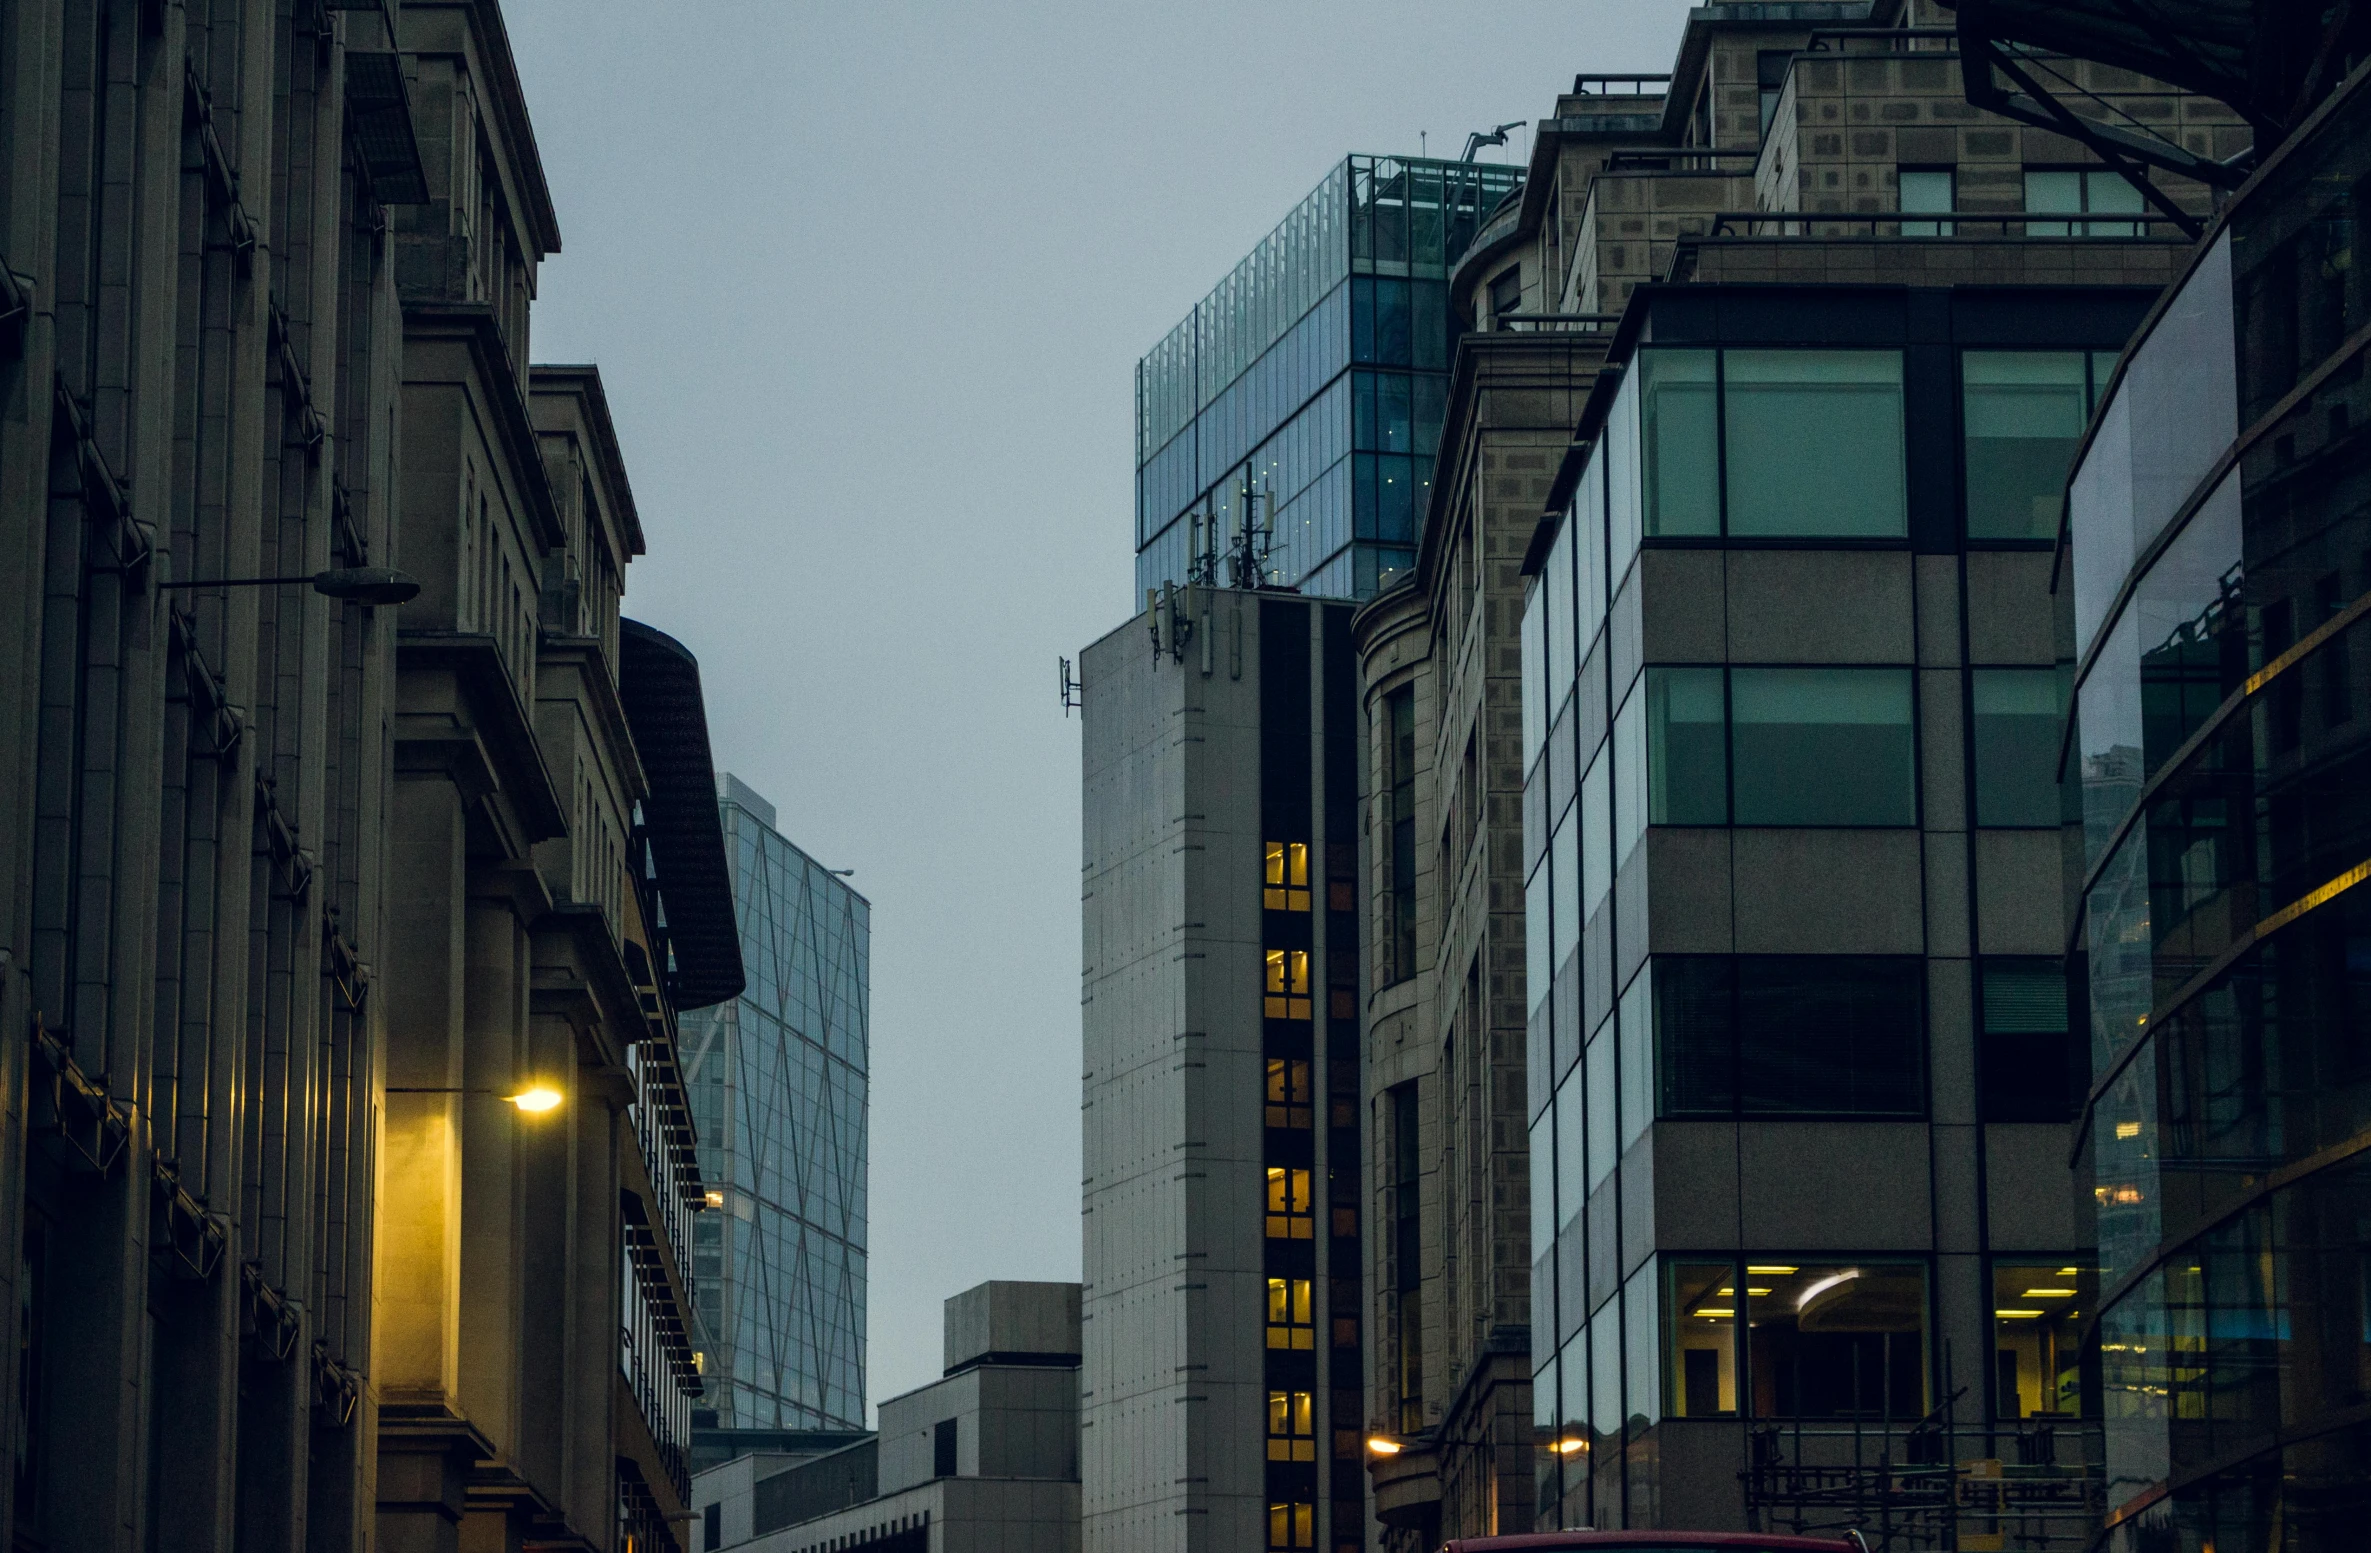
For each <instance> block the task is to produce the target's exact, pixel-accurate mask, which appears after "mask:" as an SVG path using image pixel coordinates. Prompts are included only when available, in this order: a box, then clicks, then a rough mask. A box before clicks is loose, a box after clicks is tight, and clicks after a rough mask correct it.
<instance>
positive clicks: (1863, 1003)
mask: <svg viewBox="0 0 2371 1553" xmlns="http://www.w3.org/2000/svg"><path fill="white" fill-rule="evenodd" d="M1737 1033H1738V1099H1739V1103H1740V1105H1741V1107H1742V1108H1743V1109H1744V1110H1746V1111H1748V1112H1762V1113H1766V1114H1767V1113H1784V1112H1790V1111H1792V1112H1836V1113H1855V1114H1860V1115H1893V1116H1917V1115H1923V1114H1924V1113H1925V1110H1926V966H1925V962H1923V961H1921V960H1915V959H1892V958H1886V959H1874V958H1863V957H1860V956H1846V955H1749V956H1742V957H1740V958H1739V959H1738V961H1737Z"/></svg>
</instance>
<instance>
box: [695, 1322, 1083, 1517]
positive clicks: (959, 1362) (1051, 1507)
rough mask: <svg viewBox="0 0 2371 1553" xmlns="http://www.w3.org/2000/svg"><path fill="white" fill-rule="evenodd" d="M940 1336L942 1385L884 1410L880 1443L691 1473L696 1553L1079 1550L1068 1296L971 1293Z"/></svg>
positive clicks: (1073, 1340)
mask: <svg viewBox="0 0 2371 1553" xmlns="http://www.w3.org/2000/svg"><path fill="white" fill-rule="evenodd" d="M945 1324H946V1325H945V1338H946V1370H945V1373H944V1375H943V1377H942V1378H941V1379H939V1380H935V1381H932V1382H931V1383H930V1384H929V1385H927V1386H921V1387H917V1388H916V1389H915V1390H912V1391H909V1392H907V1393H905V1394H904V1395H903V1396H896V1397H891V1398H890V1399H889V1400H888V1401H886V1402H883V1403H882V1404H881V1431H880V1434H879V1435H878V1436H872V1435H867V1436H865V1437H864V1438H862V1439H861V1440H858V1441H856V1442H855V1443H853V1444H850V1445H847V1446H844V1447H842V1448H841V1449H839V1450H836V1451H833V1452H831V1453H830V1454H828V1455H824V1456H819V1457H816V1458H813V1459H811V1460H807V1461H802V1462H798V1463H796V1464H793V1465H788V1466H785V1465H783V1458H781V1457H779V1456H771V1455H766V1454H762V1453H760V1454H752V1455H747V1456H743V1457H740V1458H738V1459H736V1460H734V1461H732V1462H729V1463H727V1464H725V1465H723V1466H720V1467H716V1468H713V1469H711V1470H709V1471H707V1472H704V1473H702V1474H701V1475H700V1476H699V1478H697V1479H696V1480H695V1481H694V1483H693V1487H692V1505H693V1510H694V1512H695V1515H696V1517H697V1520H698V1523H699V1525H700V1535H699V1541H698V1546H699V1547H700V1548H701V1549H702V1550H703V1553H705V1550H708V1549H715V1548H731V1549H734V1550H735V1553H808V1550H811V1549H818V1548H844V1549H848V1550H850V1553H856V1550H864V1553H1020V1550H1024V1549H1026V1550H1027V1553H1078V1546H1079V1513H1078V1512H1079V1487H1078V1460H1079V1409H1078V1402H1079V1286H1078V1285H1077V1284H1075V1283H1003V1282H998V1283H983V1284H980V1285H977V1286H976V1287H973V1288H970V1289H966V1290H965V1291H964V1292H963V1293H961V1294H958V1295H956V1296H955V1297H954V1298H952V1299H950V1300H948V1301H947V1302H946V1313H945Z"/></svg>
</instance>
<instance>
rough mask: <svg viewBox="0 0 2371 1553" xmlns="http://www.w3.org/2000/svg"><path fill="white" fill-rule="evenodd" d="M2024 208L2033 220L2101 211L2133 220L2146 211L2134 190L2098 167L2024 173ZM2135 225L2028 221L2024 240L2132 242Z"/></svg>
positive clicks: (2140, 228) (2138, 230) (2140, 229)
mask: <svg viewBox="0 0 2371 1553" xmlns="http://www.w3.org/2000/svg"><path fill="white" fill-rule="evenodd" d="M2025 208H2026V210H2027V211H2028V212H2029V213H2031V214H2034V215H2049V216H2058V215H2066V216H2081V215H2092V214H2096V213H2101V212H2105V213H2107V214H2110V215H2119V216H2137V215H2141V214H2143V213H2144V212H2145V211H2146V210H2147V208H2148V207H2147V204H2146V202H2145V201H2143V200H2142V198H2141V192H2140V190H2138V189H2136V188H2134V187H2133V186H2132V185H2131V184H2130V183H2129V182H2127V181H2126V180H2125V178H2124V176H2123V175H2122V174H2121V173H2117V172H2114V171H2112V170H2110V169H2108V168H2104V167H2085V168H2027V169H2026V172H2025ZM2147 230H2148V226H2147V225H2146V223H2143V222H2139V221H2028V222H2026V223H2025V235H2026V236H2028V237H2138V236H2140V235H2141V234H2142V233H2144V232H2146V231H2147Z"/></svg>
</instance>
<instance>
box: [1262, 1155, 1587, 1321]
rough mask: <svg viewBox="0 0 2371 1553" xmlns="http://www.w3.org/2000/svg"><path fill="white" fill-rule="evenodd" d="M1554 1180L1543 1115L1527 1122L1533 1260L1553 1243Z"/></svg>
mask: <svg viewBox="0 0 2371 1553" xmlns="http://www.w3.org/2000/svg"><path fill="white" fill-rule="evenodd" d="M1556 1181H1557V1176H1556V1128H1555V1119H1554V1117H1553V1116H1543V1117H1541V1118H1540V1119H1539V1120H1538V1121H1535V1122H1533V1123H1532V1124H1531V1255H1532V1258H1533V1260H1535V1261H1536V1260H1537V1259H1539V1258H1540V1257H1543V1256H1545V1255H1547V1254H1548V1252H1549V1251H1551V1250H1552V1249H1554V1247H1555V1244H1556ZM1271 1282H1273V1280H1271Z"/></svg>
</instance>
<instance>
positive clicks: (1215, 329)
mask: <svg viewBox="0 0 2371 1553" xmlns="http://www.w3.org/2000/svg"><path fill="white" fill-rule="evenodd" d="M1520 177H1521V171H1520V169H1518V168H1515V167H1510V166H1506V165H1503V164H1497V163H1480V162H1443V161H1431V160H1425V159H1422V158H1411V157H1383V156H1353V157H1349V158H1347V159H1346V160H1344V161H1342V162H1340V163H1338V164H1337V165H1336V166H1335V167H1334V168H1333V170H1332V171H1330V172H1328V173H1327V174H1326V176H1325V178H1324V180H1323V181H1322V182H1320V183H1319V184H1318V186H1317V187H1316V189H1314V190H1313V191H1311V193H1310V194H1309V197H1308V198H1306V199H1304V200H1303V201H1301V203H1300V204H1299V205H1298V206H1296V207H1294V209H1293V211H1292V213H1291V214H1290V215H1288V216H1286V217H1285V218H1284V220H1283V221H1282V222H1281V223H1280V224H1279V225H1278V226H1277V228H1276V230H1275V231H1273V232H1271V233H1269V234H1268V236H1267V237H1265V238H1264V239H1262V240H1261V242H1260V244H1259V246H1258V247H1256V248H1254V249H1253V250H1252V251H1251V253H1250V254H1248V255H1247V256H1246V257H1245V258H1244V260H1243V262H1242V263H1240V264H1238V265H1237V266H1236V267H1235V271H1234V273H1233V274H1231V275H1229V276H1228V277H1227V278H1226V279H1225V280H1223V281H1221V282H1220V283H1219V284H1218V286H1217V288H1216V289H1214V290H1213V291H1212V292H1211V293H1210V295H1209V296H1207V297H1205V298H1204V299H1203V300H1202V301H1201V302H1200V303H1198V304H1197V305H1196V306H1195V308H1194V310H1193V311H1192V312H1191V313H1188V314H1187V315H1186V317H1185V318H1184V320H1183V321H1181V322H1180V323H1179V324H1178V325H1177V327H1176V328H1174V329H1172V330H1170V331H1169V333H1168V335H1167V336H1166V337H1165V338H1164V339H1163V340H1162V341H1161V343H1160V344H1158V345H1156V346H1154V347H1153V349H1152V350H1151V352H1150V353H1149V354H1147V355H1146V356H1145V358H1144V359H1143V360H1142V361H1140V362H1138V363H1137V366H1136V585H1137V587H1138V589H1139V590H1140V591H1142V590H1151V589H1155V588H1158V587H1160V586H1161V585H1162V584H1163V583H1179V584H1182V583H1185V582H1188V581H1215V582H1218V583H1222V584H1228V585H1234V584H1238V583H1240V582H1243V581H1247V580H1253V579H1256V581H1257V582H1258V583H1259V584H1260V585H1263V586H1266V585H1274V586H1281V587H1295V588H1298V589H1300V590H1301V591H1302V592H1304V593H1308V594H1313V595H1317V596H1320V597H1326V598H1367V597H1370V596H1372V595H1373V593H1374V592H1375V590H1376V588H1377V587H1379V586H1381V585H1382V583H1384V582H1385V581H1387V580H1389V579H1390V578H1391V577H1392V576H1394V575H1395V574H1396V573H1398V572H1399V571H1401V570H1403V569H1404V568H1405V567H1406V566H1407V565H1408V563H1409V561H1410V560H1411V559H1412V558H1413V554H1414V547H1415V544H1416V528H1417V524H1418V522H1419V521H1420V520H1421V517H1422V515H1423V512H1424V509H1425V502H1426V494H1425V493H1426V492H1427V490H1428V489H1429V488H1430V486H1431V482H1432V453H1433V444H1434V442H1435V441H1437V440H1438V438H1439V434H1440V425H1441V403H1442V398H1441V396H1442V391H1443V388H1444V387H1445V385H1446V383H1447V373H1448V367H1449V331H1448V326H1447V321H1446V320H1447V315H1446V312H1445V310H1444V297H1445V294H1446V286H1447V278H1448V274H1449V266H1450V265H1451V264H1452V263H1453V262H1454V261H1455V259H1456V257H1457V255H1458V254H1459V253H1461V252H1462V251H1464V249H1465V246H1466V244H1467V242H1468V240H1469V239H1470V238H1471V237H1472V234H1473V232H1474V230H1475V229H1476V227H1478V226H1479V225H1480V223H1481V221H1482V219H1483V218H1484V217H1486V216H1487V215H1488V214H1489V213H1490V211H1491V210H1492V208H1493V207H1495V206H1496V205H1497V204H1498V202H1499V201H1500V200H1501V199H1503V198H1504V197H1505V196H1506V194H1507V193H1508V191H1509V190H1511V189H1513V188H1514V187H1515V185H1516V183H1517V182H1518V181H1519V180H1520ZM1246 493H1248V494H1249V497H1250V502H1249V515H1250V517H1251V519H1252V522H1253V526H1254V527H1255V528H1257V529H1259V530H1261V531H1263V532H1264V534H1265V535H1266V538H1265V539H1263V540H1262V542H1261V546H1260V552H1259V554H1257V555H1256V556H1254V557H1253V558H1252V560H1251V562H1250V563H1249V565H1250V568H1251V570H1250V573H1249V576H1248V577H1238V576H1237V575H1236V573H1235V571H1234V565H1235V562H1234V561H1233V560H1232V559H1230V557H1231V556H1232V554H1233V549H1234V548H1235V547H1238V541H1239V539H1240V536H1241V535H1242V533H1243V530H1244V517H1245V512H1246V502H1245V497H1246Z"/></svg>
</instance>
